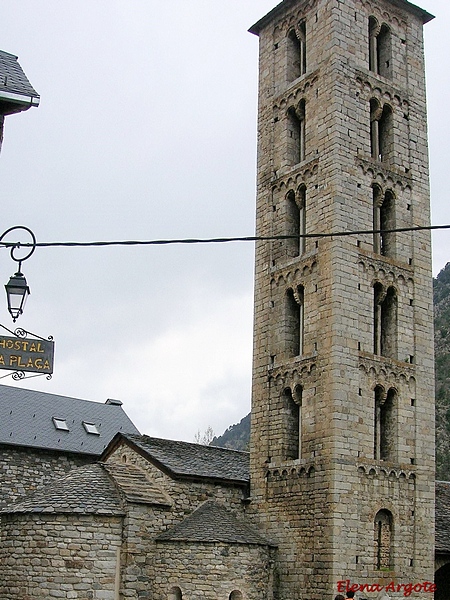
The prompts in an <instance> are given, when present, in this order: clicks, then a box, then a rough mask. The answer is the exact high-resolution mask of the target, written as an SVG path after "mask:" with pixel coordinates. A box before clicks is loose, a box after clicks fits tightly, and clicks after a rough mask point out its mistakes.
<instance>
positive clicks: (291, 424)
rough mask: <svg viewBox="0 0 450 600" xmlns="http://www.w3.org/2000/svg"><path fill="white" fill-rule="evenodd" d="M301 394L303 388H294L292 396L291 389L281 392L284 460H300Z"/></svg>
mask: <svg viewBox="0 0 450 600" xmlns="http://www.w3.org/2000/svg"><path fill="white" fill-rule="evenodd" d="M302 394H303V388H302V387H301V386H299V385H298V386H296V387H295V390H294V394H292V390H291V388H286V389H285V390H284V392H283V404H284V406H283V413H284V415H285V419H286V422H285V426H284V431H285V436H286V440H285V452H284V454H285V457H286V460H295V459H297V458H301V454H302V453H301V445H302Z"/></svg>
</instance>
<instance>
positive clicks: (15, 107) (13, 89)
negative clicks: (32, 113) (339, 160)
mask: <svg viewBox="0 0 450 600" xmlns="http://www.w3.org/2000/svg"><path fill="white" fill-rule="evenodd" d="M30 106H39V94H37V93H36V91H35V90H34V89H33V87H32V85H31V83H30V82H29V81H28V79H27V77H26V75H25V73H24V72H23V70H22V67H21V66H20V65H19V63H18V61H17V56H14V54H9V53H8V52H4V51H3V50H0V114H4V115H7V114H10V113H14V112H20V111H22V110H26V109H27V108H29V107H30Z"/></svg>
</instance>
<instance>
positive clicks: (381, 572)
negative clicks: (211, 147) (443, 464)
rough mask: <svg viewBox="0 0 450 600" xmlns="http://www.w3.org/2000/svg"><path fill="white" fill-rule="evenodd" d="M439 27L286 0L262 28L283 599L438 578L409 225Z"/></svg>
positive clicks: (423, 304)
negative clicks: (432, 45)
mask: <svg viewBox="0 0 450 600" xmlns="http://www.w3.org/2000/svg"><path fill="white" fill-rule="evenodd" d="M431 18H432V16H431V15H430V14H428V13H427V12H425V11H424V10H422V9H420V8H418V7H417V6H415V5H413V4H411V3H410V2H407V1H406V0H284V1H283V2H281V4H279V5H278V6H277V7H276V8H274V9H273V10H272V11H271V12H270V13H269V14H268V15H266V16H265V17H264V18H262V19H261V20H260V21H259V22H258V23H256V24H255V25H254V26H253V27H252V29H251V32H252V33H255V34H257V35H258V36H259V40H260V80H259V117H258V133H259V141H258V198H257V235H258V236H266V237H271V238H277V239H270V240H268V241H260V242H258V243H257V248H256V287H255V322H254V363H253V400H252V402H253V405H252V441H251V477H252V479H251V497H252V503H251V510H252V511H254V515H255V517H256V518H258V519H259V520H260V523H261V525H262V526H263V527H264V528H265V529H266V531H267V533H268V534H269V535H271V536H272V537H273V538H274V539H275V540H276V542H277V543H278V559H277V563H276V576H275V588H276V593H275V597H276V598H278V599H279V600H306V599H307V600H324V599H326V598H327V599H328V598H332V597H334V595H335V594H336V593H337V586H338V582H339V581H343V580H349V581H350V582H351V583H352V584H359V585H364V584H366V585H374V584H378V585H380V586H381V585H387V584H389V583H390V582H392V581H394V582H395V584H396V585H401V584H403V585H405V584H408V583H420V582H423V581H426V580H428V581H433V572H434V571H433V557H434V535H433V527H434V390H433V331H432V289H431V283H432V278H431V244H430V234H429V232H428V231H420V230H419V231H411V230H410V228H414V227H419V226H420V227H422V226H427V225H429V223H430V209H429V188H428V154H427V126H426V102H425V77H424V57H423V37H422V32H423V25H424V23H426V22H427V21H429V20H430V19H431ZM402 229H407V231H401V230H402ZM331 234H334V235H331ZM347 234H348V235H347ZM283 236H287V237H286V238H284V239H283ZM366 591H367V590H366ZM403 591H404V590H403V589H401V591H399V592H396V591H392V588H391V589H390V591H389V592H388V593H389V595H390V597H391V598H394V597H403ZM362 595H363V596H366V597H372V596H376V595H377V594H376V593H364V594H362ZM415 595H416V596H417V597H419V596H420V597H421V598H431V594H427V593H424V591H423V590H422V591H421V592H420V593H417V594H416V593H414V592H413V593H412V595H411V597H414V596H415Z"/></svg>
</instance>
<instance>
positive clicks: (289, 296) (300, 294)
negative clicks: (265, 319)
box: [285, 286, 304, 356]
mask: <svg viewBox="0 0 450 600" xmlns="http://www.w3.org/2000/svg"><path fill="white" fill-rule="evenodd" d="M303 330H304V290H303V286H298V287H297V288H296V290H295V291H294V290H293V289H288V291H287V292H286V321H285V331H286V351H287V354H288V355H289V356H300V355H301V354H303Z"/></svg>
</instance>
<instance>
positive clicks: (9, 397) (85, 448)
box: [0, 385, 139, 456]
mask: <svg viewBox="0 0 450 600" xmlns="http://www.w3.org/2000/svg"><path fill="white" fill-rule="evenodd" d="M53 417H56V418H57V419H64V420H65V421H66V423H67V426H68V428H69V431H62V430H58V429H56V428H55V425H54V423H53ZM83 421H84V422H86V423H93V424H94V425H95V426H96V427H97V429H98V431H99V433H100V435H96V434H92V433H87V431H86V429H85V427H84V425H83ZM119 431H123V432H127V433H139V431H138V430H137V429H136V427H135V426H134V425H133V423H132V422H131V420H130V419H129V418H128V416H127V415H126V414H125V412H124V411H123V409H122V407H121V403H120V402H119V403H117V401H114V402H111V403H106V404H101V403H99V402H90V401H88V400H80V399H78V398H69V397H68V396H57V395H56V394H47V393H45V392H36V391H33V390H24V389H21V388H16V387H10V386H7V385H0V444H8V445H13V446H26V447H31V448H40V449H46V450H59V451H62V452H76V453H81V454H90V455H93V456H100V454H101V453H102V452H103V450H104V449H105V448H106V446H107V445H108V444H109V442H110V441H111V439H112V438H113V437H114V436H115V435H116V433H117V432H119Z"/></svg>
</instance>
